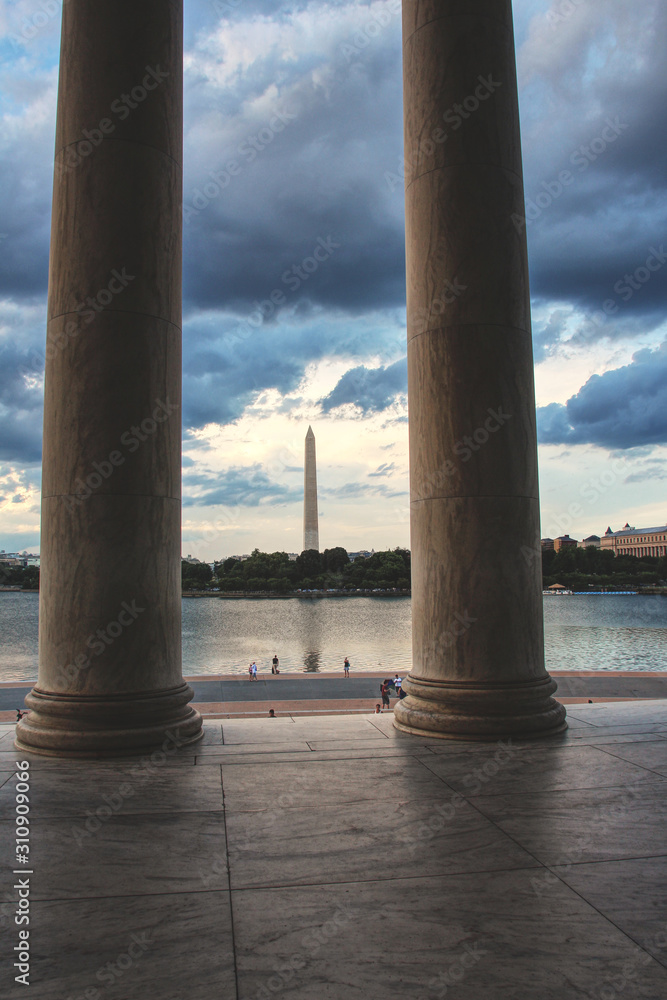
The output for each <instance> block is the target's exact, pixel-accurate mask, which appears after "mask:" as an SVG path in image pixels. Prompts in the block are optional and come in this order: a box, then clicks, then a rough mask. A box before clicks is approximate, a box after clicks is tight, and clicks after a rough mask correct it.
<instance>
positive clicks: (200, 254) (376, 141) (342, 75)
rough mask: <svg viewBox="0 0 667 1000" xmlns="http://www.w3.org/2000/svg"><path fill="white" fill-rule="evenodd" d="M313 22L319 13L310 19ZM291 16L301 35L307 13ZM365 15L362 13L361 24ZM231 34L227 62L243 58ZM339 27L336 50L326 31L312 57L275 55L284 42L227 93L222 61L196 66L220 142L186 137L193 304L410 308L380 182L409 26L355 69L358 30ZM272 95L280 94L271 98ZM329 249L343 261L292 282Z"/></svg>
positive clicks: (393, 139) (195, 133)
mask: <svg viewBox="0 0 667 1000" xmlns="http://www.w3.org/2000/svg"><path fill="white" fill-rule="evenodd" d="M317 10H321V11H324V12H326V11H328V10H329V5H319V6H318V7H317ZM348 10H349V8H348ZM239 13H240V12H239ZM315 13H316V7H315V5H310V10H309V14H308V17H314V16H315ZM244 16H247V15H246V14H245V13H244ZM284 17H285V18H287V17H288V15H284ZM289 17H291V18H292V20H293V22H294V26H297V25H298V24H299V19H298V15H294V16H293V17H292V14H291V12H290V14H289ZM364 17H365V18H366V19H368V13H367V8H366V13H365V14H364V7H363V6H362V7H360V9H359V12H358V14H357V19H358V22H359V24H363V19H364ZM348 20H349V18H348ZM308 23H309V22H308V19H307V18H306V21H304V24H303V27H304V30H305V28H306V27H307V25H308ZM234 24H235V22H234V21H233V20H232V22H231V23H230V31H231V35H230V36H229V38H228V39H227V38H226V37H225V36H222V39H221V40H220V41H219V42H216V44H218V45H219V46H220V49H221V51H224V47H225V45H226V44H227V45H228V46H229V47H230V49H233V38H234ZM332 25H333V26H332V31H331V33H330V36H331V37H330V38H329V39H328V40H327V38H326V33H325V29H324V26H320V28H319V30H320V32H322V34H320V36H319V37H318V39H317V45H316V48H315V51H313V52H310V51H308V50H303V51H300V52H299V51H297V54H296V55H295V54H294V53H292V54H291V55H290V57H289V58H287V59H286V58H285V53H284V52H281V51H279V50H278V49H277V48H276V46H277V45H278V44H279V43H280V40H281V37H282V36H281V35H280V33H279V32H278V34H277V36H276V42H275V44H273V45H272V44H271V43H270V42H268V43H267V44H266V47H265V51H263V53H262V54H261V55H258V56H257V58H256V59H255V61H254V62H253V65H252V70H251V71H248V72H246V73H244V74H239V75H232V76H231V77H229V78H225V84H224V86H222V85H221V86H219V87H218V86H216V84H215V82H212V80H211V78H210V77H212V76H213V75H214V72H215V68H216V66H217V65H218V63H217V61H216V59H215V58H213V62H212V63H211V58H212V57H207V56H206V55H202V56H201V57H200V60H199V63H198V66H199V72H200V73H201V72H204V67H206V72H207V73H209V74H210V76H209V79H208V81H207V84H206V88H205V97H206V99H207V100H208V101H211V100H212V99H213V100H215V101H216V102H217V106H213V105H211V104H209V106H208V107H205V106H204V105H203V103H202V102H203V100H204V95H203V94H202V92H201V90H195V91H193V93H192V95H191V96H190V101H191V103H192V104H193V105H196V106H197V107H198V109H199V112H200V114H201V116H202V118H204V119H205V120H210V123H211V126H212V129H213V131H212V132H211V131H210V130H203V129H202V128H201V127H200V128H198V129H196V130H195V129H193V130H192V131H191V133H190V135H189V139H188V144H189V147H190V157H189V160H187V159H186V162H189V164H190V166H189V169H188V170H187V173H186V179H185V187H184V204H185V209H184V217H185V261H186V265H185V296H186V304H187V305H188V307H197V308H212V307H216V306H217V307H222V308H231V309H234V310H237V309H239V308H251V307H252V303H253V302H254V301H255V300H259V301H261V300H263V299H266V297H267V296H269V295H270V293H271V292H272V290H274V289H278V290H280V291H282V292H284V293H285V294H286V295H287V297H288V299H289V301H290V303H294V302H295V301H298V300H301V299H306V300H309V301H311V302H315V303H320V304H322V305H325V306H327V307H334V308H342V309H345V310H348V311H350V312H352V313H358V312H363V311H365V310H367V309H372V308H377V307H387V306H389V307H391V306H396V305H401V304H402V303H403V302H404V299H405V278H404V234H403V213H402V201H401V199H400V198H399V199H396V198H394V197H393V196H392V194H391V192H390V191H389V189H388V187H387V185H386V183H385V182H384V179H383V178H384V171H385V170H386V169H387V164H388V163H389V162H391V164H392V166H393V165H394V163H395V160H396V159H397V157H399V156H400V138H401V68H400V30H399V28H400V26H399V18H398V17H395V18H394V19H393V23H390V24H388V25H387V26H386V28H385V29H384V31H383V33H382V37H381V38H377V39H375V41H374V44H373V45H371V44H370V43H369V44H368V47H367V48H365V49H364V50H363V52H361V51H360V53H359V55H358V58H357V57H355V59H354V60H353V61H349V53H345V51H344V49H343V46H344V45H345V42H346V39H347V35H348V32H349V31H351V30H352V29H351V28H349V29H348V28H345V27H344V26H343V25H341V26H339V27H338V28H336V25H335V22H332ZM323 39H324V40H323ZM214 51H215V52H217V50H214ZM218 58H222V56H218ZM195 71H196V69H192V70H191V73H194V72H195ZM276 84H278V85H276ZM268 93H274V94H275V96H273V97H271V99H270V100H267V99H266V97H265V95H266V94H268ZM371 93H372V95H373V98H372V100H369V94H371ZM220 101H222V102H223V104H224V106H225V110H226V114H224V115H221V114H220ZM250 105H252V106H253V110H252V111H249V110H248V108H249V106H250ZM329 239H331V240H332V241H334V242H335V243H336V244H337V246H336V247H335V249H334V251H333V252H332V253H331V254H330V255H329V256H328V257H327V258H326V260H325V261H322V262H318V266H317V267H316V269H315V270H314V271H313V272H307V273H306V276H305V278H303V277H302V278H301V280H299V281H296V280H295V275H296V274H298V272H297V269H300V268H301V267H302V262H303V261H304V260H307V259H308V258H310V257H312V256H313V251H314V250H315V249H316V248H317V245H318V240H329ZM288 275H289V276H290V277H287V276H288Z"/></svg>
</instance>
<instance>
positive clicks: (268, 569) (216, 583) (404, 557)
mask: <svg viewBox="0 0 667 1000" xmlns="http://www.w3.org/2000/svg"><path fill="white" fill-rule="evenodd" d="M182 580H183V589H184V590H211V589H214V588H217V589H218V590H220V591H222V592H228V593H230V592H233V593H239V592H241V593H253V592H258V591H261V592H269V593H276V594H289V593H293V592H294V591H297V590H301V591H303V590H409V589H410V552H409V550H408V549H400V548H397V549H391V550H387V551H386V552H375V553H373V555H372V556H368V557H367V558H363V557H358V558H357V559H355V560H354V561H352V560H351V559H350V557H349V555H348V554H347V552H346V550H345V549H343V548H341V547H340V546H338V547H336V548H333V549H325V550H324V552H317V551H316V550H315V549H306V550H305V551H304V552H302V553H301V554H300V555H298V556H297V557H296V559H290V558H289V556H288V554H287V552H260V551H259V549H255V550H254V551H253V552H252V554H251V555H250V557H249V558H248V559H243V560H241V559H235V558H233V557H230V558H229V559H223V560H222V561H221V562H216V563H215V567H214V569H211V567H210V565H209V564H208V563H188V562H186V561H185V560H184V561H183V564H182Z"/></svg>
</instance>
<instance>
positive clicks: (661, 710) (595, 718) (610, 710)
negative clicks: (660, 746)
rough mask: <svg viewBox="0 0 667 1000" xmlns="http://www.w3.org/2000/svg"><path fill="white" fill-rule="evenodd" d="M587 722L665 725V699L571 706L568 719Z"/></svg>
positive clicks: (609, 724)
mask: <svg viewBox="0 0 667 1000" xmlns="http://www.w3.org/2000/svg"><path fill="white" fill-rule="evenodd" d="M570 718H572V719H577V720H579V721H584V722H589V723H591V724H592V725H594V726H622V725H634V724H638V723H639V724H642V725H644V724H646V723H648V724H653V723H662V724H663V725H667V699H665V700H664V701H623V702H604V703H602V704H597V705H571V706H570V709H569V710H568V719H570Z"/></svg>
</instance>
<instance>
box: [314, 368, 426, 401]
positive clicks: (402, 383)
mask: <svg viewBox="0 0 667 1000" xmlns="http://www.w3.org/2000/svg"><path fill="white" fill-rule="evenodd" d="M407 389H408V366H407V358H401V359H400V360H399V361H395V362H394V364H393V365H387V366H386V367H385V368H366V367H365V366H364V365H359V367H357V368H351V369H350V370H349V371H348V372H345V374H344V375H343V377H342V378H341V379H340V381H339V382H338V384H337V385H336V386H335V387H334V389H332V391H331V392H330V393H329V395H328V396H326V397H325V398H324V399H321V400H320V405H321V407H322V410H323V412H324V413H330V412H331V411H332V410H334V409H336V407H338V406H345V405H346V404H348V403H351V404H352V405H353V406H358V407H359V409H360V410H362V412H363V413H365V414H366V413H377V412H379V411H381V410H386V409H388V408H389V407H390V406H392V405H393V404H394V403H395V402H397V400H398V399H400V398H401V397H402V396H404V395H405V394H406V392H407Z"/></svg>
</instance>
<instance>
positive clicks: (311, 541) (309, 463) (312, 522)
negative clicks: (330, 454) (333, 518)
mask: <svg viewBox="0 0 667 1000" xmlns="http://www.w3.org/2000/svg"><path fill="white" fill-rule="evenodd" d="M303 548H304V552H305V551H306V550H308V549H315V550H316V551H317V552H319V551H320V530H319V520H318V515H317V457H316V455H315V435H314V434H313V428H312V427H309V428H308V433H307V434H306V445H305V456H304V472H303Z"/></svg>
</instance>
